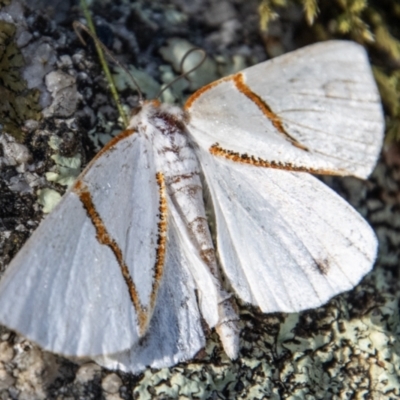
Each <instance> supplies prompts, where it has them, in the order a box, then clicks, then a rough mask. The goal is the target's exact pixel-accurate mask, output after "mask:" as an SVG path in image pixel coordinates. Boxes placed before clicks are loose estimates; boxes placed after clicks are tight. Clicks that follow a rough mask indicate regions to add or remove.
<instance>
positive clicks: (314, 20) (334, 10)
mask: <svg viewBox="0 0 400 400" xmlns="http://www.w3.org/2000/svg"><path fill="white" fill-rule="evenodd" d="M294 5H297V6H298V5H301V6H302V8H303V12H304V21H305V22H307V23H305V24H304V25H303V26H302V27H301V30H302V32H299V33H298V36H299V37H302V38H303V39H304V37H307V41H309V42H315V41H321V40H329V39H335V38H337V39H350V40H354V41H356V42H358V43H360V44H362V45H363V46H364V47H365V48H366V49H367V51H368V53H369V55H370V59H371V63H372V65H373V72H374V75H375V79H376V81H377V84H378V87H379V91H380V94H381V97H382V102H383V105H384V109H385V112H386V133H387V140H400V2H399V1H398V0H370V1H367V0H260V5H259V14H260V29H261V30H262V31H264V32H266V34H268V25H269V23H270V22H271V21H272V20H274V19H276V18H279V14H280V12H282V10H283V9H285V8H288V7H293V6H294ZM302 44H305V43H302Z"/></svg>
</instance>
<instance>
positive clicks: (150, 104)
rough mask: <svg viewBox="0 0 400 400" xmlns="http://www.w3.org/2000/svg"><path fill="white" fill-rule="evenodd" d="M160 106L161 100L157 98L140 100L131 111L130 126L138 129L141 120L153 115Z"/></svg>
mask: <svg viewBox="0 0 400 400" xmlns="http://www.w3.org/2000/svg"><path fill="white" fill-rule="evenodd" d="M160 106H161V102H160V101H159V100H157V99H154V100H142V101H140V102H139V104H138V105H137V106H136V107H135V108H133V109H132V111H131V115H130V121H129V125H128V128H129V129H136V128H137V126H138V125H139V124H140V123H141V122H143V121H144V120H145V119H147V118H148V117H149V116H151V115H153V114H154V113H155V111H156V110H157V109H159V108H160Z"/></svg>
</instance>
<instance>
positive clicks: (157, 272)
mask: <svg viewBox="0 0 400 400" xmlns="http://www.w3.org/2000/svg"><path fill="white" fill-rule="evenodd" d="M156 179H157V184H158V192H159V195H160V206H159V209H158V210H159V213H160V216H159V218H160V220H159V222H158V238H157V250H156V264H155V268H154V280H153V287H152V288H151V295H150V308H151V309H153V308H154V305H155V301H156V298H157V293H158V289H159V287H160V283H161V279H162V276H163V273H164V265H165V253H166V249H167V197H166V189H165V179H164V175H163V174H162V173H161V172H157V175H156Z"/></svg>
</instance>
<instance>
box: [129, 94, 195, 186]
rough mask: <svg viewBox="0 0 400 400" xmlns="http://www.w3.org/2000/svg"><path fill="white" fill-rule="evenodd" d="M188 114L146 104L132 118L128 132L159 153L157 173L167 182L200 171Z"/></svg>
mask: <svg viewBox="0 0 400 400" xmlns="http://www.w3.org/2000/svg"><path fill="white" fill-rule="evenodd" d="M187 120H188V118H187V115H186V113H185V112H184V111H183V110H182V109H181V108H180V107H177V106H173V105H170V104H162V103H160V102H159V101H157V100H152V101H146V102H145V103H144V104H143V106H142V107H141V108H140V109H139V110H138V111H137V112H136V114H135V115H133V116H132V118H131V120H130V123H129V128H130V129H134V130H135V131H137V133H138V134H139V135H144V136H146V137H147V138H148V139H149V140H150V141H151V142H152V143H153V148H154V151H155V152H156V153H157V157H155V162H156V165H157V169H158V170H159V171H161V172H163V173H164V175H165V177H166V178H167V179H170V178H173V177H175V176H177V175H182V174H187V173H192V172H194V171H198V161H197V158H196V155H195V153H194V151H193V149H192V147H191V145H190V142H189V138H188V135H187V129H186V122H187Z"/></svg>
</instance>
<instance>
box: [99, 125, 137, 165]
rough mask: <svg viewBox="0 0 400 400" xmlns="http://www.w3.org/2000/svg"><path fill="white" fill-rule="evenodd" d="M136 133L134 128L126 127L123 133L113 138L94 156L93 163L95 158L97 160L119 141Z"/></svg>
mask: <svg viewBox="0 0 400 400" xmlns="http://www.w3.org/2000/svg"><path fill="white" fill-rule="evenodd" d="M134 133H135V130H134V129H125V130H124V131H122V132H121V133H119V134H118V135H117V136H115V137H114V138H112V139H111V140H110V141H109V142H108V143H107V144H106V145H105V146H104V147H103V148H102V149H101V150H100V151H99V152H98V153H97V154H96V155H95V157H94V158H93V160H92V161H91V163H92V162H93V161H94V160H97V159H98V158H99V157H100V156H102V155H103V154H104V153H106V152H107V151H109V150H111V149H112V148H113V147H114V146H115V145H116V144H117V143H119V142H120V141H121V140H123V139H125V138H127V137H128V136H131V135H133V134H134Z"/></svg>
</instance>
